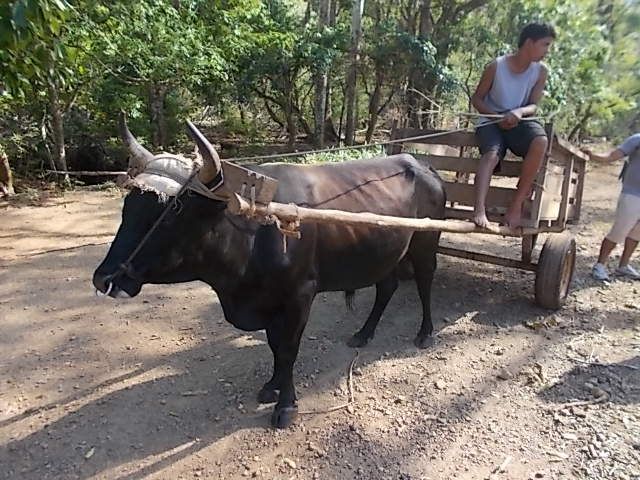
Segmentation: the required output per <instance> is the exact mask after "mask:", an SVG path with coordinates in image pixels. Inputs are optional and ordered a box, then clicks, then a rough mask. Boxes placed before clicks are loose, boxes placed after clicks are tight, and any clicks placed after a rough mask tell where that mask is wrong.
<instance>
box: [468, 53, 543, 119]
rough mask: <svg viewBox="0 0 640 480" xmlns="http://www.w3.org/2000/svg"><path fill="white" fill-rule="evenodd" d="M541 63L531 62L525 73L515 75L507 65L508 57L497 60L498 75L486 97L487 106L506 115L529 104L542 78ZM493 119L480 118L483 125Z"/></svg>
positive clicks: (504, 56)
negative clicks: (534, 88) (535, 87)
mask: <svg viewBox="0 0 640 480" xmlns="http://www.w3.org/2000/svg"><path fill="white" fill-rule="evenodd" d="M541 68H542V64H541V63H540V62H531V65H529V66H528V67H527V69H526V70H525V71H524V72H521V73H513V72H512V71H511V69H510V68H509V65H508V64H507V56H506V55H503V56H501V57H498V58H497V59H496V74H495V76H494V78H493V83H492V84H491V89H490V90H489V92H488V93H487V95H486V96H485V97H484V102H485V104H486V105H487V106H488V107H489V108H490V109H491V110H493V111H495V112H496V113H504V112H508V111H510V110H513V109H514V108H519V107H524V106H525V105H528V104H529V97H530V96H531V91H532V90H533V87H534V86H535V84H536V82H537V81H538V79H539V78H540V69H541ZM489 120H491V119H488V118H485V117H480V118H479V120H478V124H479V125H481V124H483V123H485V122H488V121H489Z"/></svg>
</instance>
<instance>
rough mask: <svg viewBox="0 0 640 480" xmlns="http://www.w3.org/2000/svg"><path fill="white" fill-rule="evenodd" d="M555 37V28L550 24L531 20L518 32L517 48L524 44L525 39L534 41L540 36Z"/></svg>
mask: <svg viewBox="0 0 640 480" xmlns="http://www.w3.org/2000/svg"><path fill="white" fill-rule="evenodd" d="M547 37H551V38H554V39H555V38H556V30H555V29H554V28H553V26H552V25H550V24H548V23H538V22H533V23H530V24H529V25H527V26H526V27H524V28H523V29H522V31H521V32H520V38H519V39H518V48H521V47H522V46H523V45H524V42H526V41H527V39H529V38H530V39H531V40H533V41H534V42H535V41H537V40H540V39H541V38H547Z"/></svg>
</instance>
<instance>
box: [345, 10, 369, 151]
mask: <svg viewBox="0 0 640 480" xmlns="http://www.w3.org/2000/svg"><path fill="white" fill-rule="evenodd" d="M363 9H364V0H353V4H352V10H351V52H350V54H349V57H350V64H349V72H348V73H347V86H346V92H345V99H344V101H345V104H346V110H347V123H346V125H345V135H344V136H345V143H346V144H347V145H353V143H354V141H355V136H356V123H357V122H358V114H357V111H356V84H357V79H358V61H359V60H360V39H361V38H362V11H363Z"/></svg>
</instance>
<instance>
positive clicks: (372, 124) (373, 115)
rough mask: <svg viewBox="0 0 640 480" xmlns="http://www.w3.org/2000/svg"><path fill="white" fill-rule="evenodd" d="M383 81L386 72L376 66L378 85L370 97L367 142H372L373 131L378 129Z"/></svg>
mask: <svg viewBox="0 0 640 480" xmlns="http://www.w3.org/2000/svg"><path fill="white" fill-rule="evenodd" d="M382 82H384V73H383V72H381V71H380V69H378V68H376V85H375V87H374V88H373V93H372V94H371V98H370V99H369V125H367V136H366V142H367V143H370V142H371V137H373V132H375V129H376V123H378V115H379V113H378V112H379V111H380V99H381V97H382Z"/></svg>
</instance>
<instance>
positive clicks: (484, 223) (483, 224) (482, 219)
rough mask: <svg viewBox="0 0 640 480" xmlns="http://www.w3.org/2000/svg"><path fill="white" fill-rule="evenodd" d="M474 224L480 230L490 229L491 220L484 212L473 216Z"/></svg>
mask: <svg viewBox="0 0 640 480" xmlns="http://www.w3.org/2000/svg"><path fill="white" fill-rule="evenodd" d="M473 223H475V224H476V225H477V226H479V227H480V228H488V227H489V219H488V218H487V214H486V213H485V211H484V210H483V211H481V212H475V213H474V214H473Z"/></svg>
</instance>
